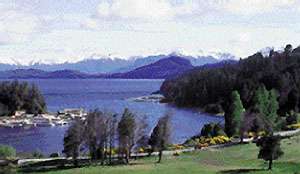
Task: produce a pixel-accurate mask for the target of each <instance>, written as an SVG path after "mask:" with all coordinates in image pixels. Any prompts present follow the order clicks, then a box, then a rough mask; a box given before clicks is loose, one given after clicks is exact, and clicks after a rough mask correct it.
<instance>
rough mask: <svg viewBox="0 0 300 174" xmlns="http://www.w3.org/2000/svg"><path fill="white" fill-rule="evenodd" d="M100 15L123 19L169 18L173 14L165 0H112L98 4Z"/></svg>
mask: <svg viewBox="0 0 300 174" xmlns="http://www.w3.org/2000/svg"><path fill="white" fill-rule="evenodd" d="M98 15H99V16H100V17H104V18H108V17H116V18H123V19H132V18H133V19H146V20H153V19H159V20H161V19H169V18H170V17H172V16H173V12H172V7H171V4H170V3H169V1H167V0H151V1H149V0H114V1H113V2H112V3H110V4H109V3H108V2H102V3H100V4H99V5H98Z"/></svg>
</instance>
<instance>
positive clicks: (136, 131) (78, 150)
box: [63, 109, 171, 166]
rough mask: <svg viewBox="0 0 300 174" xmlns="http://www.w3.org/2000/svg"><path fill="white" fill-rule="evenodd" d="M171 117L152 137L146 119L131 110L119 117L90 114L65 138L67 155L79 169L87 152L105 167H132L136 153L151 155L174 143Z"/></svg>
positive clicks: (160, 125) (154, 131)
mask: <svg viewBox="0 0 300 174" xmlns="http://www.w3.org/2000/svg"><path fill="white" fill-rule="evenodd" d="M170 117H171V114H169V113H167V114H165V115H164V116H163V117H161V118H160V119H159V121H158V123H157V125H156V126H155V128H154V129H153V131H152V133H151V135H150V136H149V133H148V132H149V131H148V129H149V126H148V124H147V120H146V118H145V117H144V118H139V117H137V116H136V115H135V114H134V113H133V112H131V111H130V110H129V109H125V110H124V112H123V113H122V115H121V116H120V117H119V116H118V115H117V114H112V113H109V112H102V111H100V110H98V109H96V110H93V111H90V112H89V113H88V115H87V117H86V119H85V120H81V119H76V120H75V121H74V122H73V123H72V124H71V126H70V127H69V129H68V130H67V132H66V134H65V137H64V150H63V153H64V154H65V155H66V156H67V157H72V159H73V163H74V165H75V166H77V165H78V157H79V156H80V155H81V154H84V153H87V154H88V156H89V157H90V159H91V162H99V161H100V163H101V165H105V164H114V163H115V162H118V163H124V164H129V161H130V158H131V155H132V154H133V152H138V151H140V150H142V151H143V152H147V153H149V154H151V153H152V152H154V151H158V152H159V159H158V162H160V161H161V158H162V152H163V150H165V149H166V148H167V146H168V145H169V143H170V133H171V130H170V126H171V125H170Z"/></svg>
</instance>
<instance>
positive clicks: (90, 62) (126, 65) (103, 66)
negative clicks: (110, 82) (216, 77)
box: [0, 53, 234, 74]
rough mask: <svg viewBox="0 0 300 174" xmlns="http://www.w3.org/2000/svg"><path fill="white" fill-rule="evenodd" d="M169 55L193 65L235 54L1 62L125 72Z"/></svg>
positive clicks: (1, 68)
mask: <svg viewBox="0 0 300 174" xmlns="http://www.w3.org/2000/svg"><path fill="white" fill-rule="evenodd" d="M169 56H179V57H182V58H185V59H188V60H190V62H191V64H192V65H193V66H201V65H204V64H209V63H217V62H219V61H221V60H223V59H228V58H230V59H232V58H234V56H233V55H231V54H228V53H221V54H219V55H217V56H197V57H193V56H185V55H182V54H178V53H172V54H169V55H163V54H162V55H153V56H147V57H135V58H131V59H128V60H126V59H121V58H110V57H105V58H101V57H98V58H96V57H95V56H92V57H90V58H87V59H85V60H81V61H78V62H75V63H70V62H65V63H60V64H45V63H32V64H30V65H15V64H3V63H0V71H7V70H15V69H42V70H44V71H59V70H65V69H68V70H74V71H80V72H84V73H91V74H95V73H124V72H128V71H132V70H134V69H136V68H138V67H141V66H145V65H149V64H151V63H154V62H156V61H158V60H161V59H165V58H168V57H169Z"/></svg>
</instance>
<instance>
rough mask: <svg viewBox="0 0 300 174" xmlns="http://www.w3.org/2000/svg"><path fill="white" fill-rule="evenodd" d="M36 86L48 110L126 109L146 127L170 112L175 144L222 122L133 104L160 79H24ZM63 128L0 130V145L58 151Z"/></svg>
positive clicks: (183, 111) (163, 107)
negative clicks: (213, 123) (143, 122)
mask: <svg viewBox="0 0 300 174" xmlns="http://www.w3.org/2000/svg"><path fill="white" fill-rule="evenodd" d="M27 81H29V82H30V83H35V84H37V85H38V86H39V88H40V89H41V91H42V93H43V94H44V96H45V100H46V102H47V105H48V110H49V111H51V112H56V111H57V110H59V109H63V108H79V107H82V108H84V109H86V110H89V109H94V108H100V109H103V110H106V111H111V112H117V113H121V112H122V111H123V110H124V108H126V107H127V108H129V109H130V110H132V111H133V112H135V113H136V114H137V115H138V116H146V117H147V121H148V123H149V126H150V128H153V127H154V126H155V124H156V122H157V120H158V119H159V118H160V117H161V116H162V115H163V114H164V113H166V112H169V111H171V112H172V113H173V118H172V129H173V134H172V141H173V142H174V143H179V142H182V141H184V140H185V139H186V138H188V137H190V136H193V135H195V134H197V133H198V132H199V131H200V130H201V128H202V126H203V125H204V124H206V123H209V122H222V121H223V119H222V118H220V117H215V116H211V115H207V114H202V113H198V112H196V111H194V110H191V109H178V108H175V107H173V106H171V105H168V104H160V103H151V102H133V101H129V100H127V99H128V98H131V97H139V96H143V95H148V94H150V93H152V92H154V91H157V90H159V87H160V85H161V83H162V82H163V81H162V80H119V79H113V80H111V79H110V80H106V79H84V80H82V79H80V80H65V79H63V80H27ZM66 129H67V126H60V127H38V128H29V129H28V128H27V129H24V128H14V129H10V128H0V144H8V145H11V146H14V147H15V148H16V149H17V151H19V152H32V151H37V150H38V151H41V152H43V153H45V154H50V153H53V152H61V150H62V148H63V147H62V145H63V136H64V133H65V131H66Z"/></svg>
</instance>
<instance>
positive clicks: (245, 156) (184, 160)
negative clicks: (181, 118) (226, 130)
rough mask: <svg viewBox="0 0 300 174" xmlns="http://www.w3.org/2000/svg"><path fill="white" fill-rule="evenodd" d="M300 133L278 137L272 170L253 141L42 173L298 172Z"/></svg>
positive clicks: (299, 170) (177, 173) (299, 167)
mask: <svg viewBox="0 0 300 174" xmlns="http://www.w3.org/2000/svg"><path fill="white" fill-rule="evenodd" d="M299 145H300V136H294V137H292V138H290V139H284V140H283V141H282V149H283V151H284V155H283V157H282V158H280V159H279V160H276V161H275V162H274V168H273V170H272V171H267V170H266V169H267V167H268V164H267V163H265V162H264V161H263V160H258V159H257V154H258V148H257V147H256V145H255V144H253V143H250V144H245V145H237V146H232V147H227V148H220V149H212V148H208V149H207V150H202V151H195V152H189V153H184V154H179V156H172V155H169V156H165V158H164V160H163V162H162V163H161V164H156V163H155V162H156V159H154V158H155V157H149V158H144V159H140V160H136V161H132V162H131V165H128V166H125V165H124V166H123V165H122V166H105V167H101V166H97V167H92V166H91V167H83V168H76V169H68V170H56V171H50V172H43V173H46V174H79V173H80V174H81V173H83V174H99V173H108V174H119V173H122V174H127V173H128V174H152V173H162V174H186V173H189V174H191V173H197V174H199V173H272V174H273V173H275V174H276V173H285V174H289V173H290V174H295V173H299V172H300V150H299Z"/></svg>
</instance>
